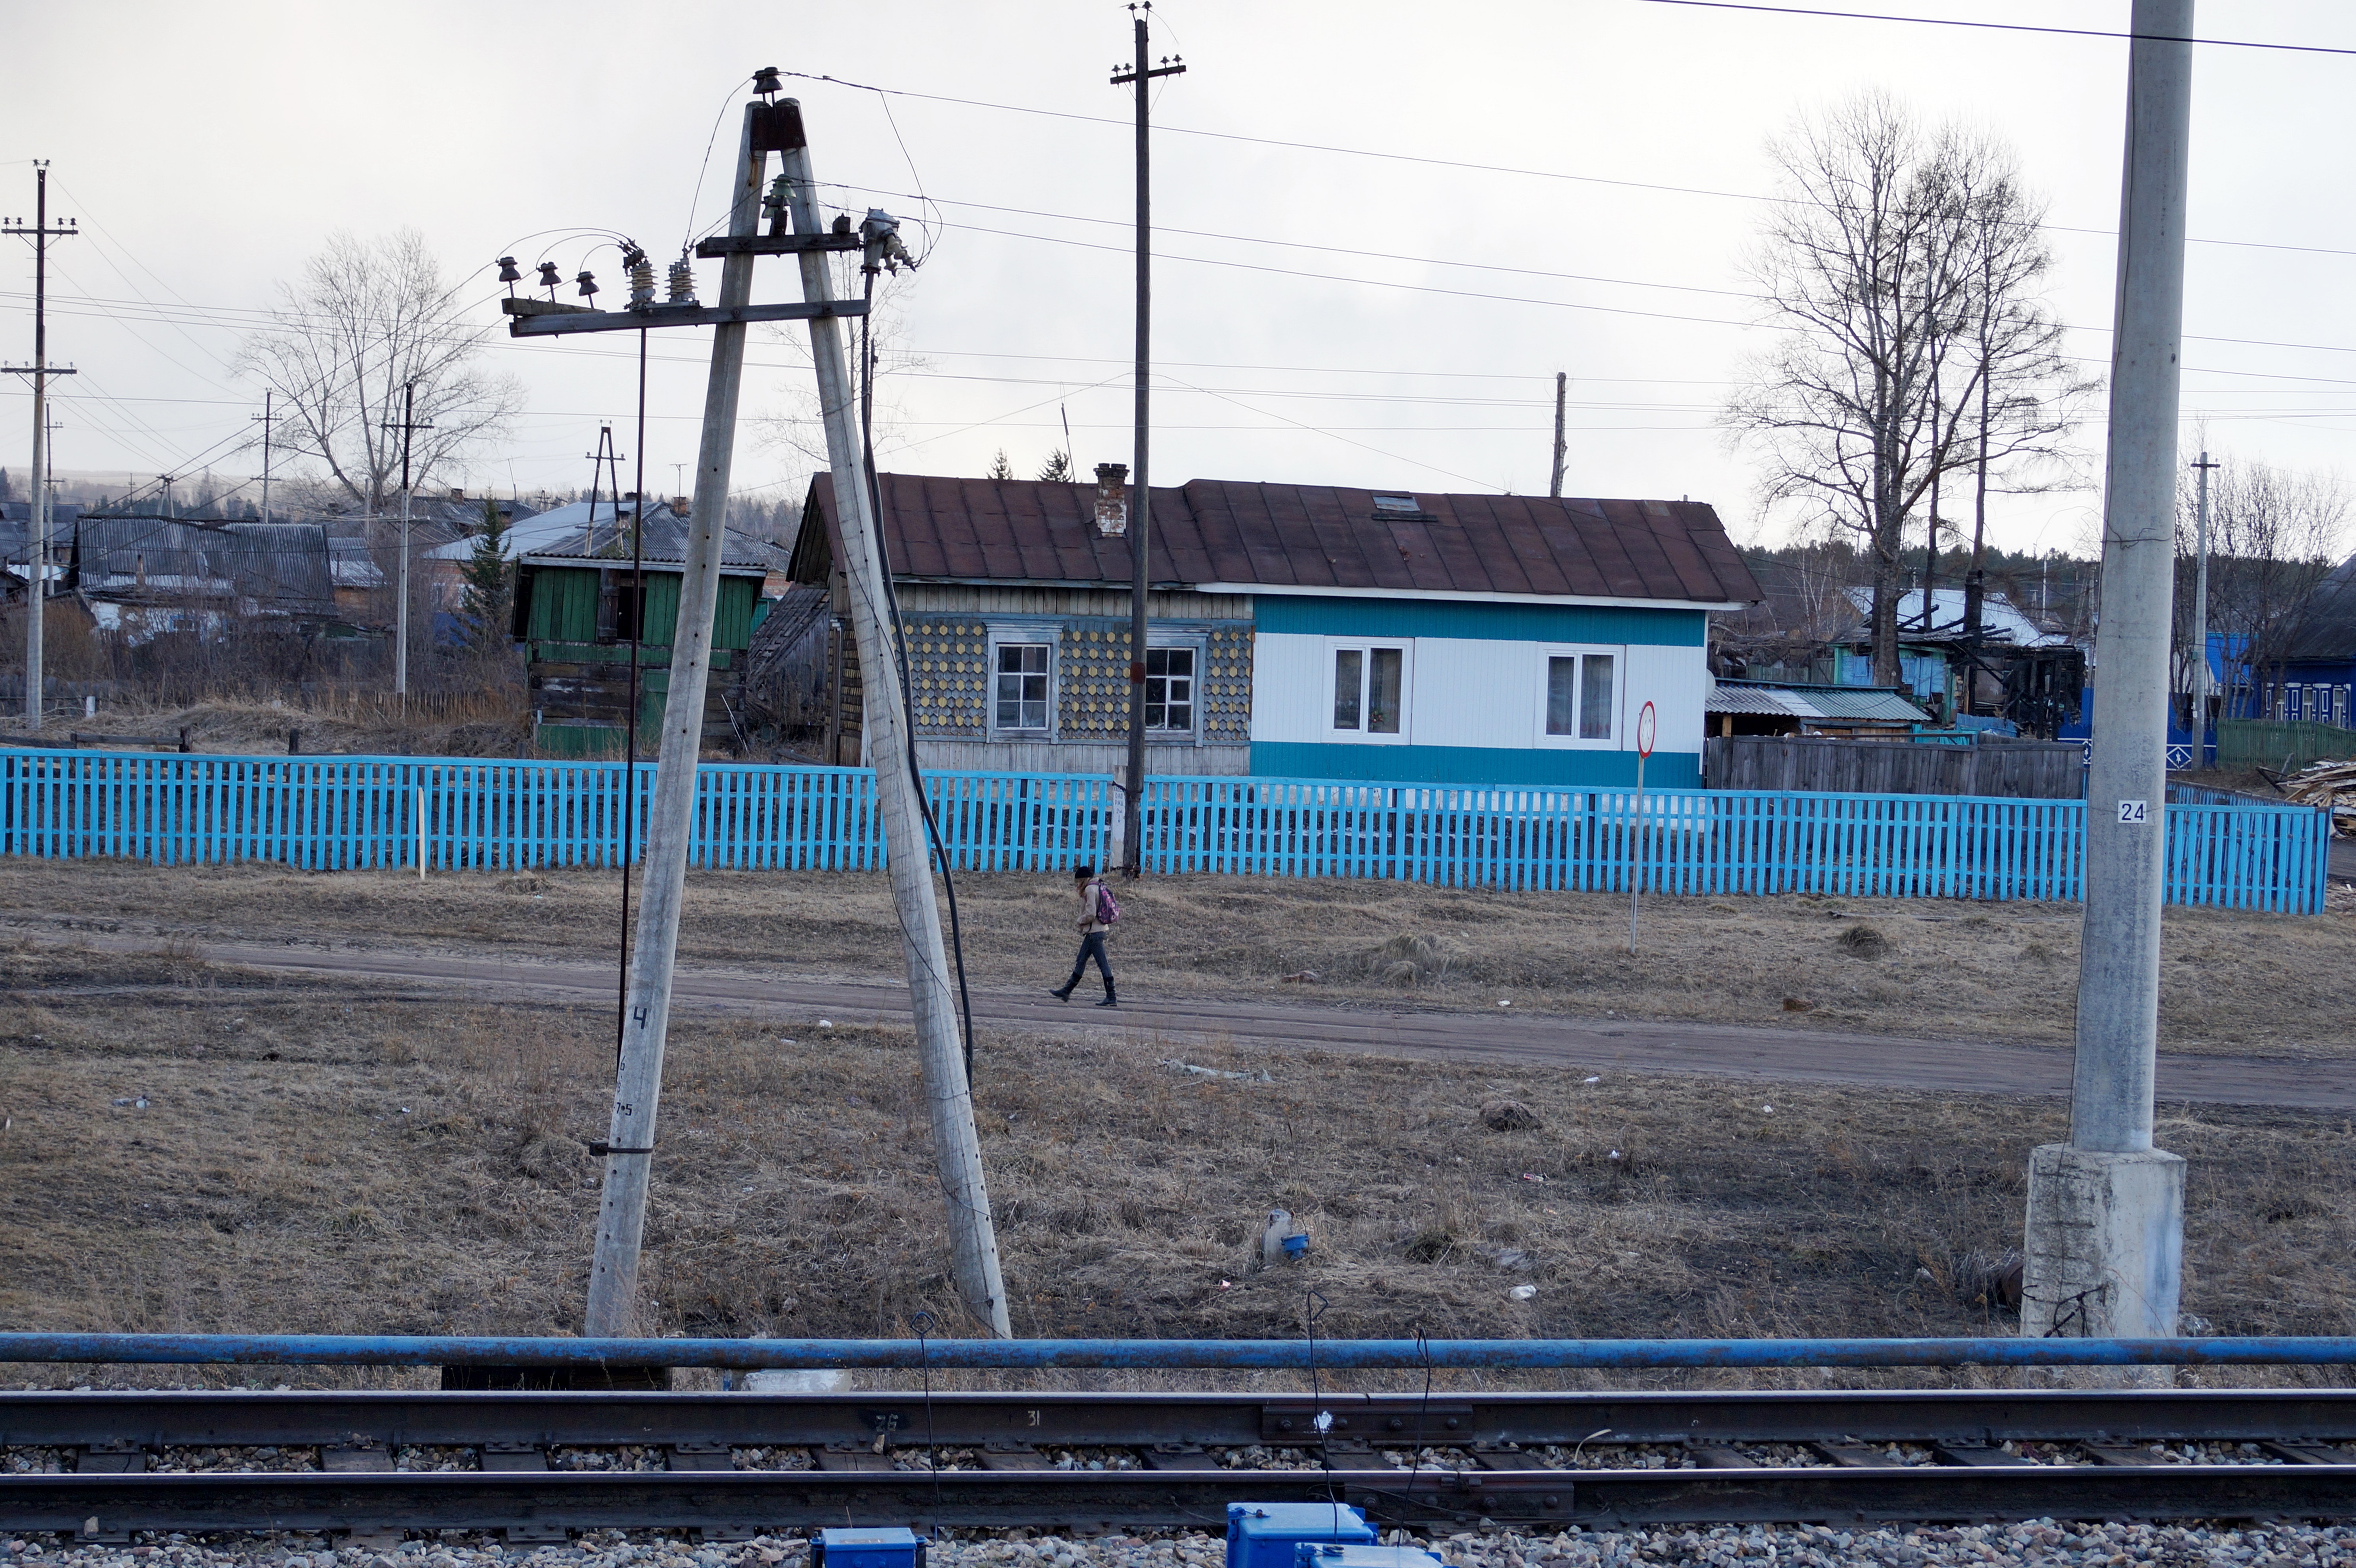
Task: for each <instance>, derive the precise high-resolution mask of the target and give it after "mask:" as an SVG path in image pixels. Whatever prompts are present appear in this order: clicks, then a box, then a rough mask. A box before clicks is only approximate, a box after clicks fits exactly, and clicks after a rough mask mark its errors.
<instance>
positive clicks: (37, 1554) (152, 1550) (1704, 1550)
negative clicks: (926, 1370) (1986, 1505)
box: [0, 1520, 2356, 1568]
mask: <svg viewBox="0 0 2356 1568" xmlns="http://www.w3.org/2000/svg"><path fill="white" fill-rule="evenodd" d="M1391 1539H1393V1540H1397V1541H1410V1538H1405V1537H1399V1536H1396V1535H1394V1536H1393V1537H1392V1538H1391ZM1410 1543H1412V1544H1417V1545H1422V1546H1425V1547H1427V1548H1428V1549H1429V1550H1430V1551H1432V1552H1436V1553H1437V1554H1438V1555H1439V1556H1440V1559H1441V1560H1442V1561H1443V1562H1445V1563H1449V1564H1451V1568H1635V1565H1636V1564H1639V1563H1660V1564H1695V1565H1697V1568H1719V1565H1730V1564H1735V1563H1743V1564H1748V1565H1755V1568H1783V1565H1787V1564H1788V1565H1791V1568H1835V1565H1847V1564H1866V1563H1870V1564H1879V1565H1887V1568H1944V1565H1945V1564H1951V1563H1952V1564H1970V1565H1972V1568H1980V1565H1983V1564H2004V1563H2072V1564H2088V1565H2092V1564H2102V1565H2104V1568H2127V1565H2129V1564H2136V1565H2140V1564H2154V1565H2169V1568H2173V1565H2177V1564H2184V1565H2192V1564H2199V1565H2201V1568H2243V1565H2244V1564H2246V1565H2248V1568H2356V1524H2333V1525H2324V1526H2307V1525H2266V1526H2263V1527H2257V1526H2254V1527H2249V1528H2242V1529H2236V1528H2230V1527H2226V1526H2215V1527H2208V1528H2203V1527H2199V1526H2185V1525H2145V1524H2072V1523H2066V1522H2057V1521H2055V1520H2030V1521H2029V1522H2028V1523H2025V1524H2011V1525H1967V1526H1960V1527H1932V1526H1921V1527H1902V1526H1901V1527H1892V1528H1889V1529H1883V1530H1873V1531H1867V1530H1853V1531H1851V1530H1834V1529H1828V1528H1824V1527H1818V1526H1808V1525H1802V1526H1797V1527H1793V1528H1783V1529H1769V1528H1766V1527H1764V1526H1758V1525H1753V1526H1749V1527H1746V1528H1740V1529H1737V1528H1732V1527H1720V1528H1719V1529H1714V1530H1701V1529H1682V1530H1681V1529H1663V1530H1653V1531H1641V1530H1639V1531H1594V1532H1590V1531H1576V1530H1574V1531H1568V1532H1566V1533H1564V1534H1560V1535H1519V1534H1515V1533H1514V1532H1512V1531H1494V1532H1483V1533H1478V1534H1474V1533H1466V1534H1462V1535H1453V1536H1449V1537H1447V1538H1445V1539H1442V1540H1439V1541H1410ZM928 1557H929V1561H930V1563H931V1564H932V1565H933V1568H1219V1565H1220V1564H1221V1563H1223V1562H1224V1559H1225V1549H1224V1542H1223V1541H1221V1540H1220V1538H1218V1537H1216V1536H1212V1535H1205V1534H1201V1533H1193V1532H1190V1533H1187V1534H1183V1535H1174V1536H1173V1535H1168V1534H1148V1535H1141V1536H1105V1537H1099V1538H1097V1539H1094V1540H1070V1541H1067V1540H1063V1539H1059V1538H1057V1537H1055V1536H1033V1534H1032V1532H1029V1531H1011V1532H1008V1533H1007V1534H1005V1535H976V1536H974V1538H972V1539H964V1540H955V1541H937V1542H935V1543H934V1544H933V1546H932V1548H931V1551H930V1552H929V1553H928ZM808 1562H809V1549H808V1546H807V1543H805V1542H804V1541H800V1540H798V1539H789V1538H787V1537H783V1536H776V1537H771V1536H762V1537H759V1538H757V1539H755V1540H754V1541H746V1542H742V1543H730V1544H727V1545H699V1544H697V1543H695V1542H692V1541H686V1540H683V1539H679V1538H675V1537H666V1536H659V1535H640V1536H637V1537H630V1538H626V1537H625V1536H624V1535H623V1534H622V1532H620V1531H601V1532H598V1533H597V1534H596V1535H595V1536H594V1538H593V1537H584V1538H582V1539H581V1540H580V1541H577V1542H576V1543H574V1544H573V1545H571V1546H566V1547H537V1548H532V1549H530V1550H529V1551H526V1550H520V1549H519V1550H514V1551H509V1550H506V1549H504V1548H502V1547H501V1546H499V1545H498V1543H497V1542H496V1541H483V1540H481V1539H478V1538H467V1539H465V1540H461V1539H457V1538H452V1539H448V1540H443V1541H406V1542H404V1543H403V1544H402V1545H401V1546H400V1547H399V1548H397V1549H393V1550H381V1549H377V1548H368V1547H359V1548H346V1549H344V1550H342V1551H339V1552H337V1551H329V1550H327V1549H326V1548H325V1547H324V1546H320V1545H317V1544H316V1543H315V1542H314V1541H312V1540H311V1539H309V1538H306V1537H302V1536H288V1537H283V1538H280V1539H278V1540H275V1541H259V1540H245V1541H238V1542H234V1543H230V1542H226V1541H224V1542H221V1543H216V1544H207V1543H205V1542H201V1541H188V1540H187V1539H186V1538H185V1537H181V1536H177V1535H176V1536H172V1537H168V1538H166V1539H165V1540H163V1541H158V1542H155V1543H150V1544H140V1545H133V1546H82V1547H76V1546H73V1545H71V1544H70V1542H59V1541H56V1540H55V1539H51V1538H44V1537H39V1536H34V1537H28V1538H18V1539H14V1540H10V1541H5V1543H0V1565H5V1568H31V1565H33V1564H39V1565H40V1568H211V1565H215V1564H220V1565H227V1564H240V1565H242V1564H247V1563H252V1564H267V1565H269V1568H490V1565H491V1564H495V1563H496V1564H511V1565H514V1568H527V1565H546V1568H626V1565H627V1568H807V1564H808Z"/></svg>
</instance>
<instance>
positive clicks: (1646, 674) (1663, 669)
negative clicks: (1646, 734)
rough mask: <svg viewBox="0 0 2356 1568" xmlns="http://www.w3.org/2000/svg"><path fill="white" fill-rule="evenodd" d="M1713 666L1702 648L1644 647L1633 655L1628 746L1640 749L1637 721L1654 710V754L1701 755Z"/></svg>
mask: <svg viewBox="0 0 2356 1568" xmlns="http://www.w3.org/2000/svg"><path fill="white" fill-rule="evenodd" d="M1708 692H1709V665H1708V660H1707V657H1706V656H1705V654H1704V652H1703V650H1702V649H1700V648H1697V647H1690V648H1672V647H1660V646H1655V645H1648V644H1644V643H1635V644H1632V645H1630V646H1629V649H1628V698H1627V707H1626V709H1624V711H1625V713H1626V716H1627V726H1628V727H1627V728H1626V729H1625V730H1623V731H1622V734H1623V735H1624V736H1626V737H1627V738H1626V740H1624V741H1622V745H1623V746H1624V747H1625V748H1626V749H1627V750H1629V751H1634V750H1635V748H1636V715H1637V714H1638V713H1639V712H1641V711H1642V710H1643V709H1644V704H1645V703H1647V702H1650V703H1651V704H1652V705H1653V719H1654V722H1655V725H1656V726H1657V728H1656V729H1655V735H1654V741H1653V745H1654V749H1655V750H1656V751H1662V752H1698V751H1700V750H1701V737H1702V724H1703V720H1704V714H1703V711H1702V705H1703V704H1704V703H1705V702H1707V701H1708Z"/></svg>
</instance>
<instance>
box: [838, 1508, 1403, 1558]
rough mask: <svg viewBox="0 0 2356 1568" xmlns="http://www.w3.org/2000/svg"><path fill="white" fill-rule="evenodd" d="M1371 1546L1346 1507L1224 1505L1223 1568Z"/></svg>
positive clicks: (1358, 1517)
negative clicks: (1308, 1551) (1310, 1548)
mask: <svg viewBox="0 0 2356 1568" xmlns="http://www.w3.org/2000/svg"><path fill="white" fill-rule="evenodd" d="M1374 1543H1375V1532H1374V1529H1373V1527H1372V1526H1370V1525H1368V1524H1367V1523H1366V1516H1365V1514H1363V1513H1360V1512H1359V1511H1358V1510H1357V1509H1354V1508H1352V1507H1350V1506H1349V1505H1348V1504H1346V1503H1343V1504H1338V1505H1337V1504H1334V1503H1229V1504H1228V1505H1227V1568H1295V1564H1296V1560H1297V1557H1298V1555H1299V1552H1300V1549H1301V1546H1302V1545H1304V1544H1311V1545H1318V1546H1325V1545H1342V1546H1372V1545H1373V1544H1374ZM813 1568H815V1564H813Z"/></svg>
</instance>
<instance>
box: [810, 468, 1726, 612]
mask: <svg viewBox="0 0 2356 1568" xmlns="http://www.w3.org/2000/svg"><path fill="white" fill-rule="evenodd" d="M877 488H878V490H879V491H880V492H881V494H882V496H883V534H884V543H885V548H886V549H888V550H889V551H890V553H891V560H892V569H893V574H894V576H895V577H901V578H916V579H928V580H933V581H961V582H990V583H1040V584H1044V583H1054V584H1071V583H1120V584H1124V585H1125V584H1127V583H1128V581H1129V574H1130V569H1129V556H1130V547H1129V540H1128V539H1127V538H1126V537H1122V536H1113V537H1106V536H1104V535H1101V534H1099V533H1098V531H1097V528H1096V525H1095V516H1096V486H1095V485H1088V484H1076V485H1056V484H1045V483H1041V482H1038V481H1031V480H1019V479H955V478H940V477H930V476H926V475H906V474H885V475H879V476H878V480H877ZM1381 494H1382V495H1383V496H1384V497H1385V502H1386V504H1385V505H1384V506H1383V507H1379V508H1378V507H1376V500H1375V496H1376V492H1374V491H1370V490H1354V489H1342V488H1336V487H1334V486H1331V485H1264V484H1248V483H1242V482H1237V481H1230V480H1218V479H1195V480H1190V481H1189V482H1188V483H1186V484H1184V485H1178V486H1175V487H1163V486H1160V485H1156V486H1155V487H1154V489H1153V496H1152V503H1153V504H1152V530H1153V562H1154V568H1155V571H1154V579H1153V580H1154V581H1156V582H1157V583H1168V584H1170V585H1172V586H1183V587H1193V588H1210V589H1219V590H1228V591H1235V592H1262V593H1265V592H1287V591H1290V592H1304V593H1372V594H1398V595H1402V596H1416V597H1438V598H1465V597H1480V598H1487V597H1491V596H1507V597H1512V598H1517V599H1518V598H1546V599H1558V598H1576V599H1601V600H1610V601H1618V602H1628V601H1644V600H1652V601H1668V602H1675V603H1685V604H1706V605H1733V604H1737V603H1748V602H1750V601H1751V600H1755V599H1757V598H1758V597H1759V594H1760V591H1759V586H1758V584H1757V583H1756V582H1755V581H1752V579H1751V571H1750V569H1749V568H1748V567H1746V566H1745V565H1743V563H1742V558H1741V557H1740V555H1739V554H1737V553H1736V551H1735V549H1734V545H1733V542H1732V541H1731V540H1730V539H1728V538H1727V536H1726V529H1725V528H1724V526H1723V525H1721V524H1720V523H1719V520H1718V514H1717V513H1716V512H1715V511H1713V510H1712V509H1711V508H1710V507H1708V506H1707V505H1705V504H1703V503H1700V502H1685V501H1610V500H1570V499H1564V500H1550V499H1548V498H1547V497H1545V496H1450V495H1441V494H1436V493H1420V492H1419V493H1416V494H1414V495H1413V496H1411V497H1410V498H1411V499H1412V501H1413V503H1414V508H1413V509H1412V510H1410V509H1408V508H1406V507H1401V506H1399V505H1398V499H1399V498H1400V497H1401V496H1403V493H1402V492H1398V491H1384V492H1381ZM840 540H841V530H840V528H839V525H838V523H837V519H836V516H835V509H834V486H833V481H832V475H826V474H820V475H818V476H817V478H816V479H815V481H813V483H812V485H811V486H810V496H809V505H808V506H807V507H805V509H804V511H803V517H802V532H801V537H800V538H799V539H798V540H797V541H796V543H795V546H794V557H793V567H792V571H793V575H794V578H795V580H796V581H803V582H811V581H819V577H820V576H822V575H823V574H824V573H825V572H826V571H829V570H830V568H831V563H832V561H833V560H834V558H835V557H836V555H837V554H838V553H839V541H840Z"/></svg>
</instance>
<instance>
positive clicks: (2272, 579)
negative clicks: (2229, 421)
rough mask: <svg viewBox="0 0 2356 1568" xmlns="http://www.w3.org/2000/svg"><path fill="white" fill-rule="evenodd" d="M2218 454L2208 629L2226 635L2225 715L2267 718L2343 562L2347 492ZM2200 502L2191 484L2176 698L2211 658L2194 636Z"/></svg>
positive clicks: (2180, 544)
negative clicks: (2335, 567)
mask: <svg viewBox="0 0 2356 1568" xmlns="http://www.w3.org/2000/svg"><path fill="white" fill-rule="evenodd" d="M2217 456H2218V458H2219V463H2218V466H2217V468H2216V470H2215V471H2214V472H2213V473H2212V474H2211V475H2210V480H2209V629H2210V630H2211V632H2222V633H2223V634H2224V637H2225V649H2226V653H2225V670H2224V680H2223V681H2222V687H2223V694H2224V697H2225V708H2224V712H2225V716H2226V717H2227V718H2265V717H2267V716H2268V715H2270V714H2271V713H2272V712H2273V710H2274V709H2275V707H2276V704H2277V703H2278V702H2279V701H2280V697H2279V693H2280V691H2281V689H2282V686H2283V667H2284V665H2285V664H2286V662H2288V661H2289V659H2291V658H2292V657H2293V656H2294V654H2293V649H2294V648H2295V647H2296V646H2297V644H2298V642H2299V641H2300V639H2301V638H2302V636H2303V635H2305V633H2306V632H2307V629H2308V623H2309V620H2310V619H2311V617H2312V616H2313V615H2314V613H2315V612H2316V610H2317V607H2318V600H2317V595H2316V592H2315V591H2316V589H2317V587H2318V585H2319V584H2320V583H2321V582H2322V581H2323V580H2324V578H2325V577H2327V576H2328V575H2329V573H2330V571H2331V567H2332V563H2333V561H2334V560H2337V559H2338V552H2339V549H2340V540H2341V538H2342V536H2343V534H2344V533H2345V531H2346V528H2347V524H2348V518H2349V497H2348V491H2347V487H2346V485H2344V484H2342V483H2341V481H2340V477H2339V475H2334V474H2312V473H2304V474H2303V473H2297V472H2294V471H2292V470H2290V469H2286V468H2276V467H2275V466H2273V465H2272V464H2264V463H2244V462H2243V461H2241V460H2239V459H2237V458H2234V457H2232V456H2230V455H2227V454H2224V453H2218V454H2217ZM2194 504H2195V493H2194V489H2193V485H2192V481H2191V480H2190V478H2189V477H2188V478H2187V479H2186V480H2185V481H2184V482H2183V483H2181V484H2179V485H2178V487H2177V504H2176V563H2177V564H2176V578H2177V590H2176V603H2177V606H2178V611H2177V616H2176V623H2177V624H2176V638H2175V641H2176V663H2177V667H2178V679H2177V681H2176V686H2177V689H2179V691H2184V690H2190V689H2191V681H2190V672H2191V669H2192V667H2193V662H2194V661H2195V660H2197V659H2200V658H2203V657H2205V656H2206V650H2205V649H2202V648H2200V647H2199V646H2198V643H2199V641H2200V639H2199V638H2198V636H2197V635H2195V634H2194V630H2193V627H2194V622H2195V619H2196V617H2197V615H2198V611H2197V609H2196V608H2195V606H2194V603H2193V587H2192V585H2193V579H2194V572H2195V571H2196V568H2197V564H2198V560H2197V557H2198V549H2199V546H2198V532H2197V520H2196V517H2195V513H2194ZM2270 693H2271V694H2273V695H2270ZM2237 694H2243V695H2238V696H2237Z"/></svg>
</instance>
